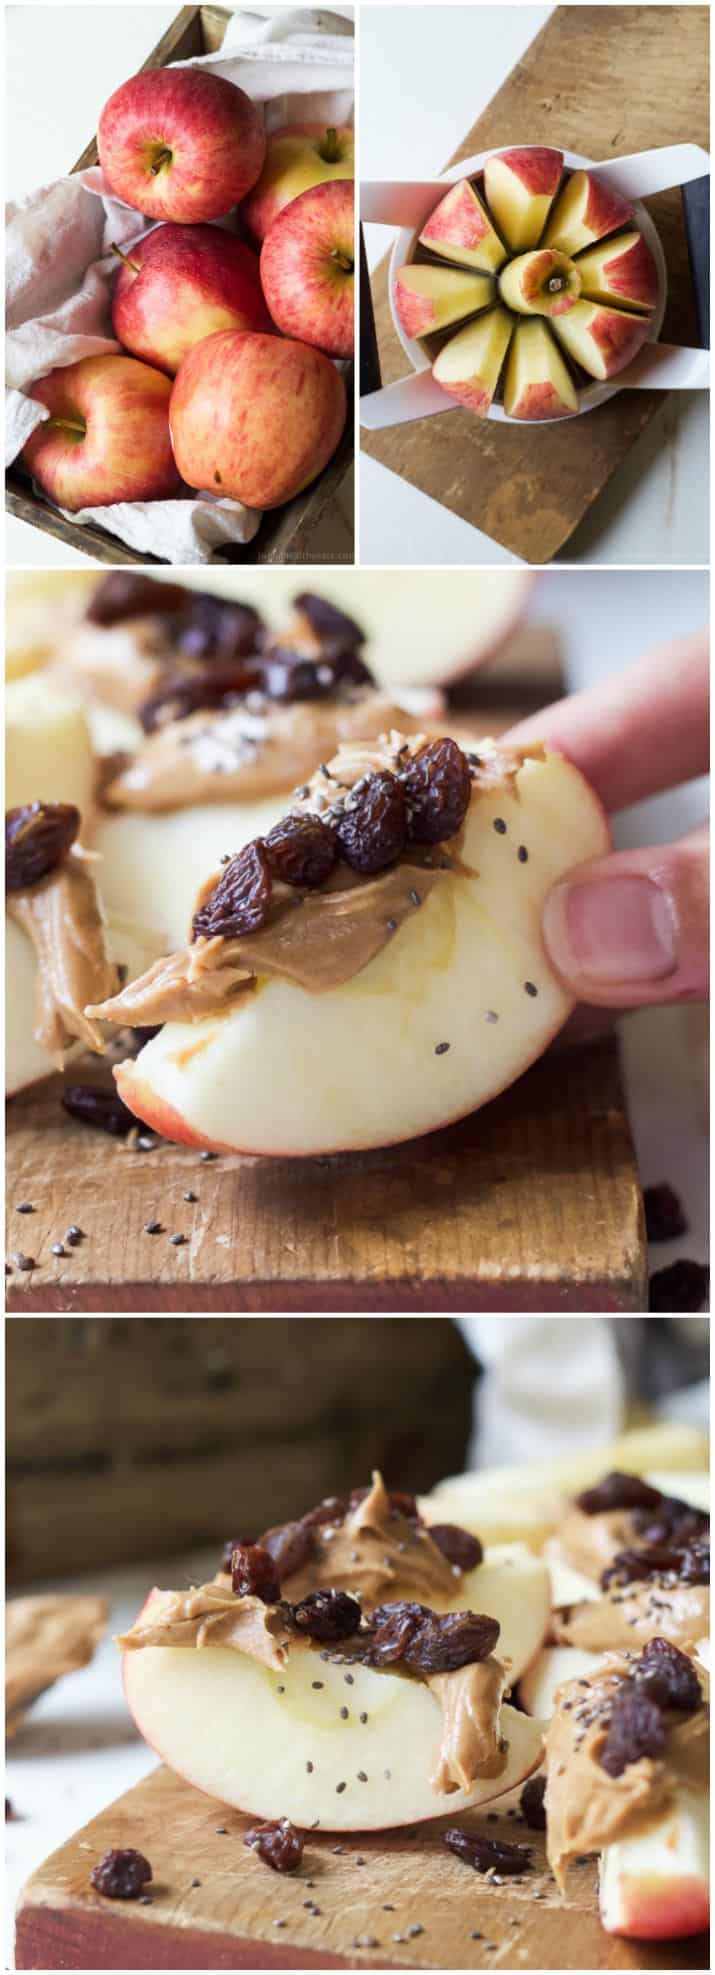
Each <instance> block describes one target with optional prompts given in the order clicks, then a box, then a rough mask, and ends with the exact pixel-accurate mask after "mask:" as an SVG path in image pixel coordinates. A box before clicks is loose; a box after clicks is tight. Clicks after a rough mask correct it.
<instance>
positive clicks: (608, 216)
mask: <svg viewBox="0 0 715 1975" xmlns="http://www.w3.org/2000/svg"><path fill="white" fill-rule="evenodd" d="M632 219H633V207H632V206H631V205H629V203H628V200H627V199H623V198H622V197H621V194H620V192H614V190H613V187H612V186H611V185H607V184H605V183H604V181H603V180H602V179H600V178H598V177H597V175H596V173H595V172H592V171H575V172H573V173H572V176H571V177H570V178H568V179H567V181H566V184H565V186H564V189H563V192H562V193H561V197H560V199H558V200H557V202H556V205H555V207H554V210H553V213H552V215H551V218H550V220H549V224H548V226H547V228H546V233H545V235H544V246H545V247H559V248H560V250H561V252H562V254H578V253H580V252H581V248H582V247H592V246H593V243H594V241H595V240H602V239H603V236H604V234H606V233H615V230H616V227H618V226H627V225H628V224H629V222H630V221H632Z"/></svg>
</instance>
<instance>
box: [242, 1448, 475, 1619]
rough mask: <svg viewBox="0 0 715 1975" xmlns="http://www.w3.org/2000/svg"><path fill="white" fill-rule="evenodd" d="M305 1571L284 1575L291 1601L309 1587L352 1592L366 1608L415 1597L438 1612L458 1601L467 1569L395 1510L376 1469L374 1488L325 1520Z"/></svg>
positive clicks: (307, 1591)
mask: <svg viewBox="0 0 715 1975" xmlns="http://www.w3.org/2000/svg"><path fill="white" fill-rule="evenodd" d="M313 1550H314V1554H313V1556H312V1557H311V1559H310V1562H309V1563H307V1564H306V1566H305V1569H304V1570H299V1571H296V1572H294V1574H293V1576H292V1577H287V1578H285V1579H284V1582H283V1584H282V1585H281V1590H282V1592H283V1595H284V1597H286V1598H289V1599H290V1601H291V1604H297V1603H298V1601H299V1599H300V1598H306V1597H307V1596H308V1593H309V1591H322V1590H324V1589H330V1590H333V1591H350V1592H351V1593H352V1595H353V1597H354V1598H359V1599H360V1603H361V1606H362V1609H363V1611H371V1610H372V1609H373V1608H374V1606H375V1605H382V1604H387V1603H390V1604H394V1603H395V1602H396V1601H397V1600H398V1599H402V1598H411V1599H413V1600H414V1601H415V1602H416V1603H418V1604H421V1605H429V1606H430V1609H431V1610H433V1611H440V1610H444V1609H445V1608H446V1606H447V1605H451V1604H453V1603H454V1599H455V1597H456V1596H457V1593H458V1589H459V1582H460V1578H461V1575H462V1573H461V1571H459V1570H455V1568H454V1566H453V1565H452V1564H450V1563H448V1562H447V1558H446V1557H445V1556H443V1555H442V1551H441V1550H439V1549H438V1548H437V1544H436V1543H433V1541H432V1538H431V1536H430V1533H429V1530H428V1529H422V1528H420V1527H419V1525H418V1524H416V1523H414V1522H412V1521H411V1520H410V1518H409V1517H408V1516H404V1515H402V1514H401V1513H400V1511H399V1509H396V1508H393V1507H392V1505H391V1503H390V1497H389V1494H388V1492H387V1489H386V1487H385V1484H384V1482H383V1479H382V1475H381V1474H380V1473H379V1472H378V1471H377V1469H376V1470H375V1472H374V1474H373V1477H372V1487H371V1488H370V1491H369V1494H367V1495H366V1496H365V1497H364V1499H363V1501H362V1502H359V1503H358V1505H357V1508H355V1509H353V1510H352V1512H351V1513H350V1514H349V1515H347V1516H346V1517H345V1521H344V1522H335V1523H322V1524H321V1526H320V1528H319V1529H317V1530H316V1531H315V1540H314V1545H313Z"/></svg>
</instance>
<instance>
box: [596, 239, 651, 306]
mask: <svg viewBox="0 0 715 1975" xmlns="http://www.w3.org/2000/svg"><path fill="white" fill-rule="evenodd" d="M577 266H578V271H579V274H580V276H581V293H582V295H583V296H584V297H585V300H586V301H587V302H613V303H614V304H615V306H616V307H621V308H622V307H625V308H629V309H642V310H644V312H645V313H646V314H647V313H648V311H649V310H650V309H654V308H655V305H656V302H657V300H658V270H657V267H656V264H655V261H654V259H653V255H652V253H651V251H650V247H649V246H648V245H647V242H646V241H645V240H644V239H643V235H642V233H637V232H634V233H619V234H617V236H616V238H615V239H612V240H604V241H602V242H601V243H600V245H599V246H597V247H591V249H590V251H589V252H588V253H587V254H581V256H580V258H579V260H578V263H577Z"/></svg>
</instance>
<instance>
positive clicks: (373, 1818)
mask: <svg viewBox="0 0 715 1975" xmlns="http://www.w3.org/2000/svg"><path fill="white" fill-rule="evenodd" d="M157 1595H160V1594H157V1593H156V1592H152V1593H151V1596H150V1598H149V1600H148V1602H147V1605H146V1606H145V1608H144V1613H143V1617H144V1618H150V1617H151V1609H152V1599H153V1598H155V1597H157ZM123 1679H124V1691H125V1694H126V1698H127V1704H128V1706H129V1710H130V1713H131V1714H132V1716H133V1718H134V1720H135V1722H136V1725H137V1728H138V1729H139V1732H140V1734H141V1735H143V1736H144V1739H145V1741H147V1742H148V1743H149V1744H150V1747H151V1748H153V1749H155V1750H156V1752H157V1754H158V1755H159V1756H161V1757H162V1759H163V1761H164V1762H167V1763H168V1764H169V1767H170V1768H171V1769H173V1770H175V1771H176V1773H177V1775H179V1776H183V1777H185V1778H186V1781H187V1782H188V1783H192V1784H194V1785H195V1786H196V1788H197V1789H199V1790H203V1791H205V1792H206V1793H207V1795H209V1796H211V1797H216V1798H218V1799H219V1801H220V1802H222V1803H227V1804H231V1805H233V1806H234V1807H235V1808H236V1809H238V1810H245V1811H250V1812H251V1813H252V1814H253V1815H254V1816H258V1817H289V1818H291V1820H292V1822H293V1823H294V1824H297V1825H298V1826H300V1827H302V1828H303V1829H309V1828H310V1827H311V1826H313V1827H314V1826H315V1825H316V1822H319V1823H320V1827H321V1829H324V1830H328V1831H351V1830H360V1831H369V1830H381V1829H387V1828H388V1827H390V1826H391V1825H399V1824H416V1823H421V1822H422V1821H424V1819H426V1818H432V1817H437V1816H439V1815H440V1813H441V1812H443V1811H444V1810H445V1809H446V1808H448V1809H449V1812H450V1815H451V1814H452V1813H453V1812H459V1811H460V1810H466V1809H468V1808H470V1807H471V1806H473V1805H476V1804H483V1803H489V1802H491V1801H492V1799H493V1798H494V1797H498V1796H501V1795H502V1794H503V1793H504V1791H506V1790H510V1789H513V1788H514V1786H515V1785H516V1784H517V1783H518V1782H519V1781H520V1780H521V1779H523V1778H525V1777H526V1776H528V1775H529V1774H530V1772H531V1771H532V1770H533V1769H534V1768H536V1766H537V1764H538V1763H539V1761H540V1758H541V1748H542V1744H541V1732H540V1729H539V1727H538V1724H537V1723H536V1722H534V1721H531V1720H530V1719H529V1716H528V1715H525V1714H519V1713H517V1711H516V1710H515V1709H513V1708H510V1707H508V1706H506V1705H504V1704H502V1708H501V1714H500V1726H501V1733H502V1734H503V1736H504V1737H505V1739H506V1740H507V1742H508V1754H507V1761H506V1765H505V1768H504V1769H503V1770H502V1772H501V1775H499V1776H498V1777H491V1778H486V1777H483V1778H480V1779H479V1780H478V1781H477V1782H476V1783H475V1785H474V1788H473V1790H470V1791H469V1792H465V1791H461V1790H459V1791H455V1792H454V1793H451V1794H450V1795H449V1796H448V1797H443V1796H440V1795H438V1794H437V1793H436V1792H435V1791H434V1790H433V1789H432V1787H431V1784H430V1775H431V1773H432V1769H433V1766H434V1761H435V1756H436V1753H437V1749H438V1746H439V1739H440V1725H441V1709H440V1704H439V1702H438V1700H437V1699H436V1697H435V1695H434V1694H433V1693H432V1692H431V1691H430V1689H429V1688H428V1687H427V1686H426V1685H425V1683H424V1682H422V1681H420V1680H410V1679H405V1678H404V1676H401V1675H400V1674H393V1673H391V1672H386V1671H380V1672H376V1671H375V1670H374V1669H372V1668H371V1667H367V1666H364V1665H362V1664H361V1663H360V1662H356V1663H355V1666H354V1669H353V1684H352V1685H351V1687H349V1688H347V1687H346V1685H345V1679H344V1673H343V1668H342V1667H341V1666H338V1665H335V1664H334V1663H333V1662H331V1661H329V1660H323V1659H321V1658H320V1656H319V1654H318V1653H317V1652H314V1651H310V1650H308V1651H299V1652H292V1653H290V1654H289V1656H288V1661H287V1664H286V1665H285V1666H284V1667H282V1668H281V1670H280V1671H279V1672H277V1673H276V1672H273V1671H272V1670H271V1669H270V1668H268V1667H265V1666H261V1665H259V1664H258V1663H257V1661H255V1660H252V1659H249V1658H248V1657H247V1656H246V1655H245V1654H243V1653H238V1652H234V1651H232V1650H231V1648H230V1647H227V1646H212V1647H210V1648H208V1649H206V1650H204V1651H202V1652H197V1651H196V1650H192V1649H188V1648H182V1647H178V1646H147V1647H144V1648H143V1649H142V1650H141V1651H133V1652H127V1653H125V1654H124V1656H123ZM346 1707H347V1708H348V1715H347V1719H344V1718H343V1716H344V1711H345V1709H346ZM364 1716H367V1719H366V1720H365V1719H361V1717H364Z"/></svg>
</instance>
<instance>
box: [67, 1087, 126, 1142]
mask: <svg viewBox="0 0 715 1975" xmlns="http://www.w3.org/2000/svg"><path fill="white" fill-rule="evenodd" d="M62 1107H63V1110H65V1111H69V1114H70V1117H71V1118H78V1119H79V1122H80V1124H82V1125H94V1126H95V1127H96V1129H97V1131H100V1132H108V1133H109V1136H110V1138H126V1136H127V1132H130V1131H131V1130H132V1129H133V1127H134V1126H135V1125H136V1118H135V1116H134V1112H133V1111H129V1110H128V1109H127V1106H126V1104H123V1103H122V1100H121V1097H120V1096H119V1094H118V1092H117V1091H115V1090H102V1088H101V1086H100V1085H99V1084H66V1086H65V1089H64V1090H63V1092H62Z"/></svg>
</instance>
